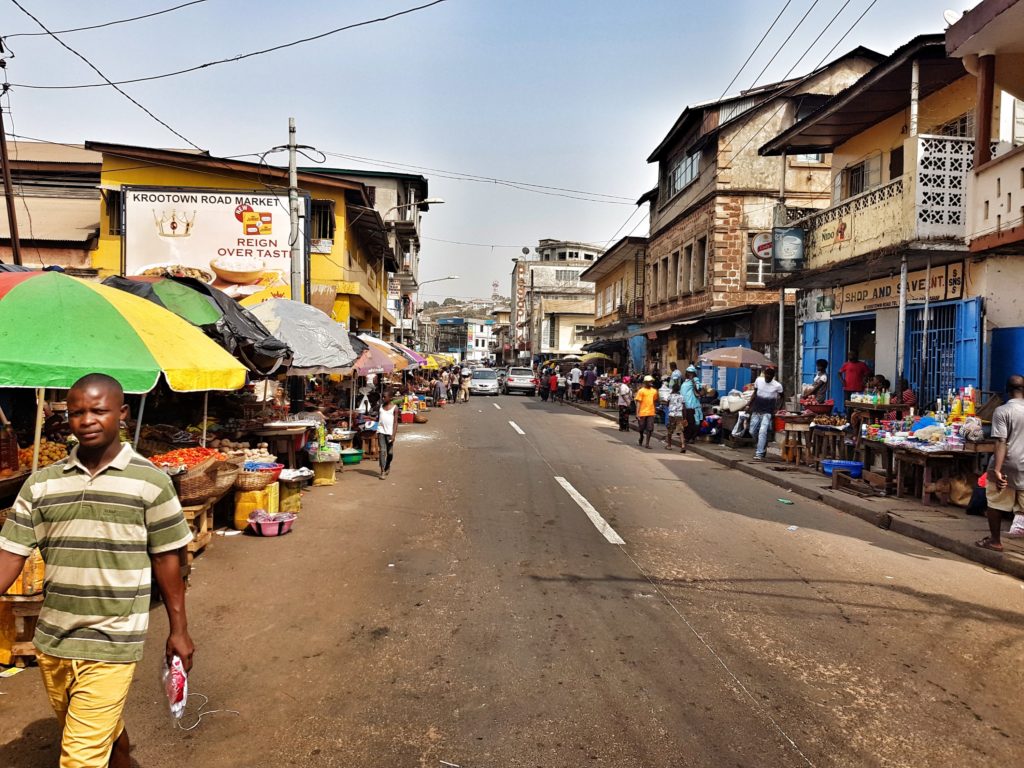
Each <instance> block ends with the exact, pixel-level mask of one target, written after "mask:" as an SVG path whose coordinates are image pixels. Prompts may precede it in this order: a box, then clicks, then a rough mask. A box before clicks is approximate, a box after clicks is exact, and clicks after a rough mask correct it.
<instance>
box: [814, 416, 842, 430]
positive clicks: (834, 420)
mask: <svg viewBox="0 0 1024 768" xmlns="http://www.w3.org/2000/svg"><path fill="white" fill-rule="evenodd" d="M847 423H848V422H847V421H846V417H845V416H815V417H814V422H813V424H814V425H815V426H816V427H835V428H836V429H842V428H843V427H845V426H846V425H847Z"/></svg>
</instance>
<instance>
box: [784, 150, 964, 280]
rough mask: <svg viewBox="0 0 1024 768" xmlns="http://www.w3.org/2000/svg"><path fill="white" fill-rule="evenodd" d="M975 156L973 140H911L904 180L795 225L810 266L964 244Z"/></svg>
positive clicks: (881, 187)
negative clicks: (801, 232) (904, 249)
mask: <svg viewBox="0 0 1024 768" xmlns="http://www.w3.org/2000/svg"><path fill="white" fill-rule="evenodd" d="M973 155H974V141H973V140H972V139H969V138H959V137H950V136H917V137H914V138H911V139H908V140H907V141H906V142H905V144H904V157H905V168H907V169H908V170H907V171H906V172H905V173H904V174H903V175H902V176H900V177H898V178H896V179H893V180H892V181H889V182H888V183H886V184H882V185H880V186H877V187H874V188H872V189H869V190H867V191H866V192H862V193H860V194H859V195H855V196H853V197H850V198H847V199H846V200H843V201H842V202H841V203H839V204H838V205H834V206H832V207H831V208H826V209H824V210H822V211H817V212H815V213H813V214H810V215H809V216H804V217H803V218H801V219H799V220H797V221H794V222H792V223H791V226H796V227H803V229H804V231H805V233H806V236H805V244H806V245H805V249H806V250H805V254H806V259H807V266H808V268H811V269H815V268H819V267H827V266H829V265H831V264H835V263H838V262H842V261H846V260H847V259H851V258H855V257H858V256H865V255H868V254H872V253H875V252H879V251H885V250H891V249H893V248H898V247H900V246H911V245H913V246H914V247H917V248H928V247H930V246H932V247H936V248H948V247H949V246H950V245H960V246H963V244H964V239H965V236H966V223H967V211H966V204H967V203H966V189H967V176H968V174H970V172H971V168H972V164H973Z"/></svg>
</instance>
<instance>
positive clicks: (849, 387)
mask: <svg viewBox="0 0 1024 768" xmlns="http://www.w3.org/2000/svg"><path fill="white" fill-rule="evenodd" d="M870 373H871V369H870V368H868V366H867V364H866V363H864V362H863V361H861V360H858V359H857V353H856V352H851V353H850V354H849V356H848V357H847V358H846V362H845V363H843V365H842V367H840V369H839V380H840V381H841V382H842V383H843V402H846V401H848V400H849V399H850V395H852V394H853V393H854V392H863V391H864V382H865V381H866V380H867V378H868V376H869V375H870Z"/></svg>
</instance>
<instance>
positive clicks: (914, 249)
mask: <svg viewBox="0 0 1024 768" xmlns="http://www.w3.org/2000/svg"><path fill="white" fill-rule="evenodd" d="M977 91H978V84H977V82H976V80H975V78H974V76H972V75H971V74H969V73H968V71H967V70H965V69H964V65H963V62H961V61H960V60H959V59H957V58H953V57H950V56H947V54H946V41H945V37H944V35H941V34H937V35H922V36H919V37H916V38H914V39H913V40H911V41H910V42H908V43H907V44H905V45H903V46H901V47H900V48H899V49H897V50H896V51H895V52H894V53H893V54H892V55H891V56H889V57H886V59H885V60H883V61H882V62H880V63H879V64H878V65H877V66H876V67H874V68H873V69H872V70H871V71H870V72H869V73H867V74H866V75H865V76H864V77H863V78H862V79H861V80H859V81H858V82H856V83H855V84H853V85H852V86H850V87H849V88H847V89H845V90H844V91H842V92H841V93H839V94H837V95H836V96H835V97H834V98H833V99H831V100H829V101H828V102H827V103H826V104H824V105H823V106H822V107H821V108H820V109H818V110H817V111H815V112H814V113H813V114H811V115H809V116H807V117H805V118H804V119H802V120H800V121H799V122H797V123H796V124H795V125H793V126H791V127H790V128H789V129H788V130H786V131H784V132H782V133H781V134H780V135H779V136H778V137H776V138H774V139H772V140H771V141H769V142H768V143H767V144H765V146H764V147H763V148H762V150H761V151H762V154H764V155H780V154H781V155H783V156H785V155H793V154H796V153H808V152H831V153H832V158H833V160H832V171H831V184H830V188H831V189H832V201H831V205H830V206H829V207H828V208H826V209H824V210H822V211H817V212H814V213H812V214H810V215H805V216H801V217H792V218H791V220H790V222H789V223H788V226H789V227H792V230H790V231H791V232H792V234H793V236H794V243H796V244H801V243H802V246H803V249H804V255H805V265H806V266H805V268H804V269H802V270H800V271H797V272H794V273H793V274H790V275H787V276H785V277H781V278H778V279H777V281H776V283H775V285H776V286H780V285H785V286H788V287H791V288H797V289H799V299H798V311H797V328H798V332H799V338H800V345H799V346H800V351H801V359H802V362H801V373H802V378H803V380H804V381H805V382H806V381H809V380H810V378H811V377H812V376H813V372H814V361H815V359H817V358H825V359H828V360H830V361H831V364H832V371H833V375H832V377H831V382H832V389H831V395H832V397H833V398H834V399H835V400H836V401H837V402H839V401H840V400H841V397H842V387H841V384H840V382H839V377H838V376H837V375H835V371H836V369H837V368H838V366H839V365H840V364H841V363H842V361H843V360H845V358H846V356H847V354H849V353H851V352H852V353H855V354H857V355H858V356H859V357H860V358H861V359H863V360H864V361H865V362H867V363H868V365H869V366H870V367H871V368H872V369H873V370H875V371H876V372H878V373H881V374H883V375H884V376H885V377H886V378H888V379H889V380H890V381H891V382H892V383H893V385H894V386H895V384H896V382H897V380H898V377H899V376H901V375H902V376H905V377H906V378H907V379H908V380H909V382H910V385H911V387H912V388H913V389H914V390H915V391H916V392H917V393H918V397H919V400H920V401H921V402H934V401H935V398H937V397H945V395H946V393H947V391H948V390H949V389H951V388H956V387H962V386H967V385H972V386H975V387H985V388H987V385H988V376H987V374H986V372H985V363H984V360H983V349H984V348H985V347H986V345H985V343H984V342H985V339H986V337H989V336H990V335H991V333H992V330H993V329H994V328H998V327H1004V326H1007V327H1008V326H1016V327H1020V326H1021V325H1024V318H1022V317H1021V315H1022V313H1024V308H1021V307H1019V302H1018V300H1017V296H1018V295H1019V289H1017V288H1016V287H1015V286H1016V284H1019V281H1021V280H1024V268H1022V265H1021V264H1020V263H1019V261H1020V260H1019V259H1013V258H1009V257H995V258H984V257H982V258H978V257H975V256H973V255H972V254H971V253H970V252H969V251H968V248H967V242H966V236H967V221H968V208H969V205H968V199H967V196H966V195H965V189H966V188H967V187H968V184H969V183H970V180H971V177H972V176H973V172H972V166H973V164H974V159H975V156H976V152H977V150H976V143H975V136H976V133H978V134H982V133H988V131H995V133H993V134H992V135H998V118H997V116H995V115H993V114H991V113H990V114H989V115H988V116H984V115H982V113H981V112H980V111H978V110H977V109H976V94H977ZM980 119H984V121H985V124H986V129H984V130H980V129H979V127H978V126H979V120H980ZM983 143H984V144H986V145H987V144H988V141H987V140H985V141H984V142H983ZM983 152H984V154H985V155H986V156H987V154H988V149H987V147H986V148H984V149H983ZM1014 183H1015V184H1018V185H1019V171H1018V172H1017V176H1015V177H1014ZM904 271H905V272H906V274H907V279H906V283H905V284H903V281H902V279H901V273H902V272H904ZM1009 286H1014V288H1012V289H1009ZM901 294H903V295H905V298H906V301H905V311H901V307H900V304H901V302H900V297H901Z"/></svg>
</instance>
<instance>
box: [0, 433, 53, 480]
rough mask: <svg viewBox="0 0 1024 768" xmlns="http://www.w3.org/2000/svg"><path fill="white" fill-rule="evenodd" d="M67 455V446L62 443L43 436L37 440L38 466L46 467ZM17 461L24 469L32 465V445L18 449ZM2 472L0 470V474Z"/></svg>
mask: <svg viewBox="0 0 1024 768" xmlns="http://www.w3.org/2000/svg"><path fill="white" fill-rule="evenodd" d="M67 457H68V449H67V446H66V445H64V444H63V443H52V442H50V441H49V440H47V439H46V438H45V437H44V438H42V439H41V440H40V441H39V467H40V468H42V467H48V466H50V465H51V464H54V463H56V462H58V461H61V460H63V459H66V458H67ZM18 463H19V464H20V465H21V467H22V468H24V469H30V468H31V467H32V446H31V445H30V446H29V447H28V448H22V449H21V450H19V451H18ZM2 474H3V473H2V472H0V475H2Z"/></svg>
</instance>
